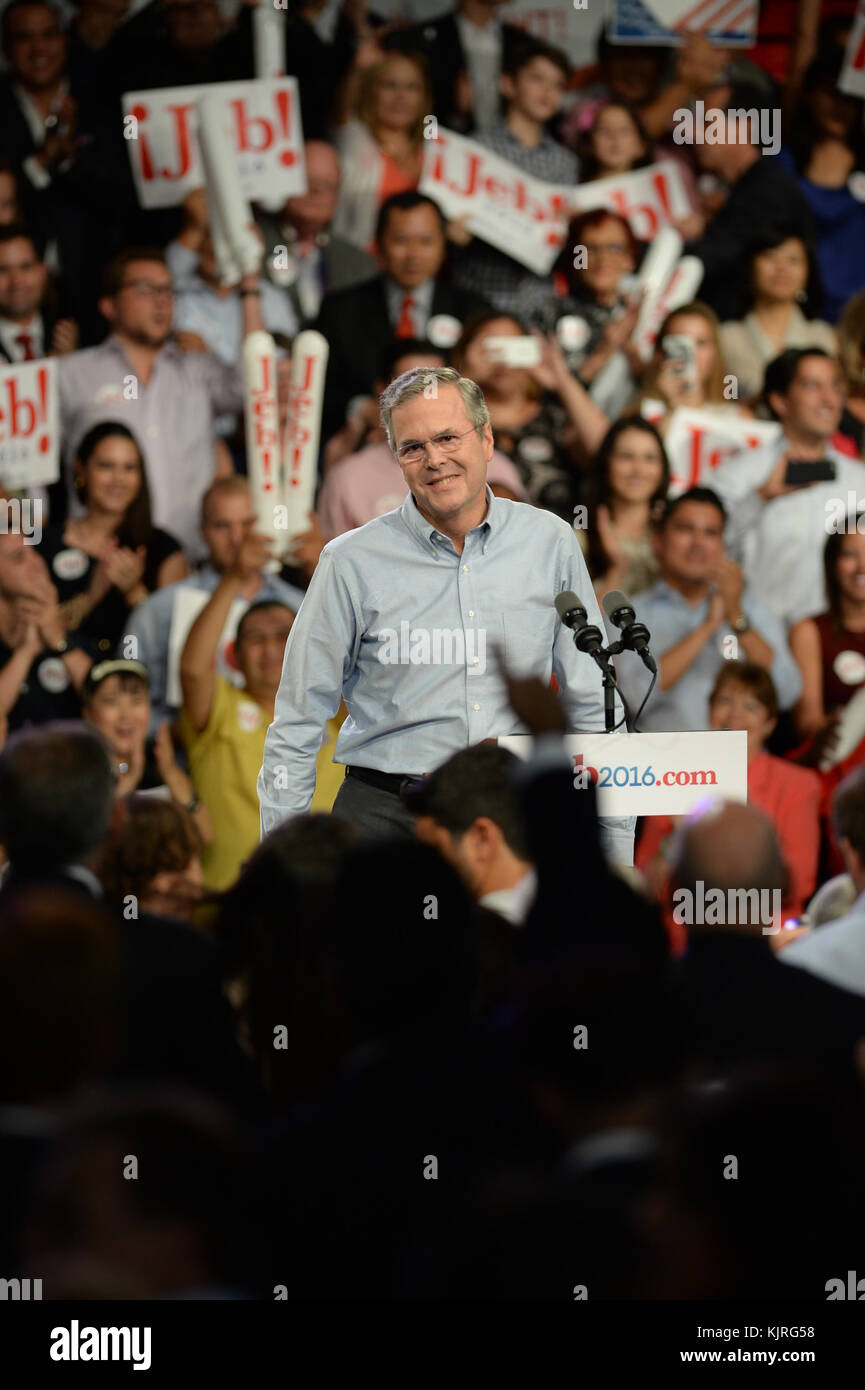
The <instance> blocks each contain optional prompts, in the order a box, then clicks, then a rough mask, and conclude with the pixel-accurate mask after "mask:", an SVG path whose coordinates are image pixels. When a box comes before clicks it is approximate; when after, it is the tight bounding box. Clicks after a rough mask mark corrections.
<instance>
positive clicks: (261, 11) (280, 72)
mask: <svg viewBox="0 0 865 1390" xmlns="http://www.w3.org/2000/svg"><path fill="white" fill-rule="evenodd" d="M252 47H253V53H254V60H255V75H256V77H284V76H285V19H284V13H283V12H282V11H280V10H278V9H276V8H275V7H274V6H271V5H256V7H255V9H254V10H253V11H252ZM283 201H285V200H284V199H283Z"/></svg>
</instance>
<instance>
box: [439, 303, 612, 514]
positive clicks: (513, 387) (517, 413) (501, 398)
mask: <svg viewBox="0 0 865 1390" xmlns="http://www.w3.org/2000/svg"><path fill="white" fill-rule="evenodd" d="M525 333H526V326H525V324H524V323H522V321H521V320H520V319H518V318H515V317H514V315H513V314H502V313H499V312H498V310H496V309H489V310H482V311H481V312H479V313H477V314H475V315H473V316H472V317H471V318H470V319H469V320H468V321H467V322H466V324H465V326H464V328H463V332H462V336H461V337H460V340H459V342H458V343H457V344H456V346H455V347H454V350H453V353H452V363H453V366H454V367H456V369H457V371H459V372H461V373H462V374H463V376H468V377H470V378H471V379H472V381H476V382H477V383H478V385H479V386H480V387H481V389H482V390H483V393H484V399H485V400H486V403H487V408H488V409H489V412H490V423H491V425H492V428H493V436H494V438H495V446H496V448H497V449H499V450H500V451H501V453H503V454H504V455H505V456H506V457H507V458H509V459H511V460H512V461H513V463H514V464H515V465H516V467H517V471H518V472H519V474H520V478H521V481H522V483H523V486H524V487H525V490H526V494H527V496H528V499H529V501H530V502H533V503H534V505H535V506H537V507H544V508H545V509H546V510H547V511H551V512H555V513H556V514H557V515H558V516H561V517H562V518H564V520H566V521H568V522H571V523H572V522H573V520H574V506H575V505H576V504H578V503H579V502H580V501H581V500H582V494H583V490H584V475H585V471H586V469H587V468H588V466H589V462H590V460H591V457H592V455H593V454H594V452H595V451H596V449H597V448H599V446H600V443H601V440H602V439H603V437H604V434H605V433H606V429H607V420H606V417H605V416H604V414H603V413H602V412H601V411H600V410H599V409H598V407H597V406H596V405H595V404H594V402H593V401H592V400H591V399H590V398H589V396H588V394H587V393H586V391H585V390H584V389H583V387H582V386H581V385H580V383H579V382H578V381H576V380H575V379H574V377H573V376H572V375H571V373H570V372H569V371H568V367H567V364H566V362H565V359H564V357H563V356H562V352H561V349H560V347H559V344H558V342H557V341H556V339H555V338H554V337H552V336H551V337H550V338H549V339H544V338H542V337H541V335H540V334H539V333H538V334H536V335H535V336H536V337H537V339H538V344H539V356H540V361H539V363H538V364H537V365H536V366H533V367H512V366H510V365H509V364H508V362H507V361H506V360H504V359H503V358H502V356H501V353H500V351H499V350H498V349H499V348H500V344H494V343H491V342H490V341H489V340H490V339H491V338H492V339H496V338H498V339H501V338H517V337H523V336H524V335H525Z"/></svg>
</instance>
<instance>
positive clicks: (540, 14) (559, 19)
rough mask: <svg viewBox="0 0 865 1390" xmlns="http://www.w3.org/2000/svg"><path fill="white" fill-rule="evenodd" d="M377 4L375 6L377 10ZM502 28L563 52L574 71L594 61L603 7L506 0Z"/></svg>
mask: <svg viewBox="0 0 865 1390" xmlns="http://www.w3.org/2000/svg"><path fill="white" fill-rule="evenodd" d="M377 8H378V4H377V5H376V9H377ZM496 18H497V19H500V20H501V22H502V23H503V24H516V25H517V27H518V28H520V29H525V30H526V32H527V33H529V34H531V35H532V36H533V37H534V38H536V39H543V40H544V42H545V43H552V44H555V45H556V47H558V48H563V49H564V50H565V52H566V53H567V55H568V57H569V58H570V60H571V62H572V63H573V65H574V67H576V68H581V67H589V66H591V64H592V63H594V61H595V52H596V48H597V42H598V35H599V34H600V32H601V29H602V28H603V26H604V6H603V5H595V4H591V5H590V4H589V0H583V2H582V4H581V5H575V4H574V3H573V0H507V3H506V4H504V5H501V6H499V7H498V9H497V10H496Z"/></svg>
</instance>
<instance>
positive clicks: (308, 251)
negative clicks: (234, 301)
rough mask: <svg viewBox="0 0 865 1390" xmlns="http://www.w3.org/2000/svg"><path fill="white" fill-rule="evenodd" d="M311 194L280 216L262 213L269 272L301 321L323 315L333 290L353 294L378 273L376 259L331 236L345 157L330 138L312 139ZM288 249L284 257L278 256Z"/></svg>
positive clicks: (289, 201) (308, 151)
mask: <svg viewBox="0 0 865 1390" xmlns="http://www.w3.org/2000/svg"><path fill="white" fill-rule="evenodd" d="M303 152H304V158H305V159H306V192H305V193H297V194H295V196H294V197H293V198H286V200H285V203H284V205H283V207H282V211H281V212H280V213H278V214H277V215H276V216H275V217H274V216H272V215H262V216H261V217H260V218H259V226H260V227H261V230H262V233H263V234H264V241H265V246H266V247H267V252H266V255H265V258H264V269H265V271H266V273H267V274H268V275H269V276H270V278H271V280H272V281H273V283H274V284H275V285H279V286H280V288H282V289H285V291H286V293H287V295H288V298H289V300H290V301H291V305H292V308H293V309H294V311H295V313H296V314H297V318H298V322H299V323H311V322H312V320H313V319H315V318H317V317H318V311H319V309H320V307H321V301H322V299H323V298H324V296H325V295H326V294H329V293H331V292H332V291H333V290H347V289H350V288H351V287H352V285H360V284H362V282H363V281H364V280H371V279H372V278H373V276H374V275H376V274H378V266H377V265H376V263H375V261H374V260H373V258H372V256H369V255H367V253H366V251H361V250H360V249H359V248H358V247H357V246H352V244H351V242H348V241H346V240H345V239H344V238H343V237H340V236H335V235H334V234H333V232H331V231H330V230H329V229H330V224H331V222H332V221H333V216H334V213H335V212H336V205H337V202H338V201H339V183H340V164H339V155H338V154H337V152H336V150H335V149H334V147H333V145H330V144H328V142H327V141H326V140H307V142H306V144H305V145H304V147H303ZM279 247H284V248H285V251H284V253H283V254H282V255H275V254H274V253H275V251H276V249H277V248H279Z"/></svg>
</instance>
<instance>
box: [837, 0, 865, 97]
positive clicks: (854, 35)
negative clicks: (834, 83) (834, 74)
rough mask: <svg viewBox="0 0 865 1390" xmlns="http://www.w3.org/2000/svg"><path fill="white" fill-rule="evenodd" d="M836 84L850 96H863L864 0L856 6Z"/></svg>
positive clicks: (864, 66)
mask: <svg viewBox="0 0 865 1390" xmlns="http://www.w3.org/2000/svg"><path fill="white" fill-rule="evenodd" d="M838 86H839V87H840V88H841V91H842V92H847V93H848V95H849V96H851V97H865V0H859V4H858V5H857V6H856V18H855V19H854V20H853V28H852V29H851V30H850V38H849V39H848V41H847V52H846V54H845V55H844V67H843V69H842V71H841V76H840V77H839V79H838Z"/></svg>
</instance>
